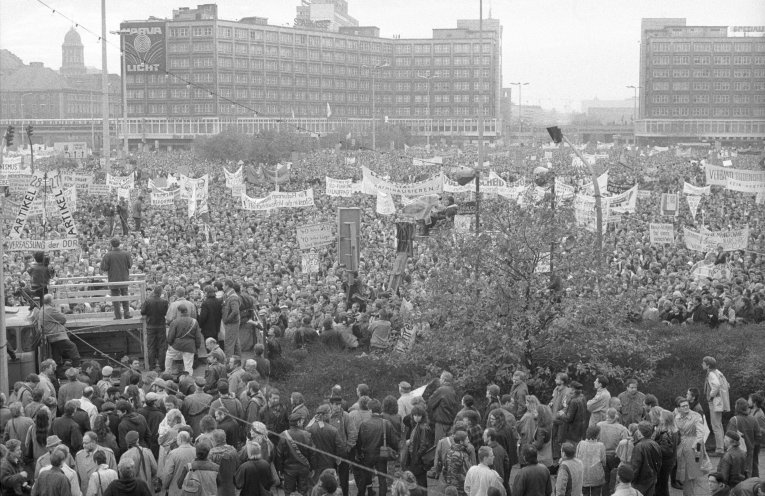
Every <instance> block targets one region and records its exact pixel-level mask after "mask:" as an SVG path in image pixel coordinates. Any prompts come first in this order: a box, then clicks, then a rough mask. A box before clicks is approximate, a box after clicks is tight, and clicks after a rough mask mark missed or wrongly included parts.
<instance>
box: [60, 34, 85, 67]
mask: <svg viewBox="0 0 765 496" xmlns="http://www.w3.org/2000/svg"><path fill="white" fill-rule="evenodd" d="M83 52H84V47H83V45H82V39H80V34H79V33H78V32H77V31H75V29H74V28H72V29H70V30H69V32H68V33H66V36H64V44H63V45H61V75H62V76H77V75H81V74H85V56H84V54H83Z"/></svg>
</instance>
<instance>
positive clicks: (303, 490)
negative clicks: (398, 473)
mask: <svg viewBox="0 0 765 496" xmlns="http://www.w3.org/2000/svg"><path fill="white" fill-rule="evenodd" d="M289 423H290V428H289V429H287V430H286V431H284V432H283V433H282V435H281V436H280V439H279V444H277V445H276V457H275V459H274V465H275V466H276V470H277V472H279V473H280V474H281V476H282V478H283V479H284V491H285V492H286V493H288V494H290V493H293V492H296V491H297V492H299V493H300V494H307V492H308V488H309V485H310V481H309V478H310V472H311V462H310V461H309V460H310V458H311V456H312V455H311V449H310V447H312V446H313V442H312V441H311V434H309V433H308V432H306V431H305V430H304V429H303V417H302V416H301V415H300V414H297V413H293V414H292V415H290V417H289ZM298 443H300V444H298ZM359 494H361V491H359ZM381 494H382V493H381Z"/></svg>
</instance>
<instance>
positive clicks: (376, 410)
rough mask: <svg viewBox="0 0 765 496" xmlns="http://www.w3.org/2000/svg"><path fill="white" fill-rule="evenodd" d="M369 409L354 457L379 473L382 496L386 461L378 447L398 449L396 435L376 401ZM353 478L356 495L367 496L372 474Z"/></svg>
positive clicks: (356, 473) (360, 472) (361, 472)
mask: <svg viewBox="0 0 765 496" xmlns="http://www.w3.org/2000/svg"><path fill="white" fill-rule="evenodd" d="M442 376H443V374H442ZM369 409H370V410H371V411H372V417H371V418H370V419H368V420H365V421H364V422H362V423H361V426H360V427H359V435H358V438H357V440H356V456H357V458H358V462H359V463H361V464H362V465H364V466H365V467H369V468H372V469H374V470H376V471H377V472H379V473H380V475H378V476H377V482H378V485H379V488H380V492H379V494H381V495H382V494H385V493H386V492H387V491H388V478H387V477H386V476H385V474H387V473H388V460H387V459H385V458H380V447H381V446H383V444H384V445H385V446H388V447H389V448H392V449H394V450H396V449H398V434H397V433H396V431H395V429H394V428H393V424H391V423H390V422H386V421H385V420H384V419H383V418H382V415H381V411H382V405H381V404H380V402H379V401H378V400H371V401H370V402H369ZM383 429H385V430H384V431H383ZM353 476H354V478H355V479H356V486H357V487H358V491H359V492H358V494H359V495H365V494H367V488H371V486H372V482H373V480H372V477H373V474H372V473H371V472H369V471H367V470H356V471H354V474H353Z"/></svg>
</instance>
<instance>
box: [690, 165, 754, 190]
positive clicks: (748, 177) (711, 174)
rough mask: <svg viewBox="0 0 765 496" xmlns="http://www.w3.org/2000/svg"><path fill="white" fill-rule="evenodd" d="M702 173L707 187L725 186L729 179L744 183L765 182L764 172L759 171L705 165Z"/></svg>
mask: <svg viewBox="0 0 765 496" xmlns="http://www.w3.org/2000/svg"><path fill="white" fill-rule="evenodd" d="M704 173H705V175H706V182H707V185H709V186H727V185H728V181H727V180H728V178H729V177H730V178H733V179H736V180H739V181H745V182H765V171H761V170H748V169H731V168H729V167H720V166H718V165H712V164H707V165H706V167H704Z"/></svg>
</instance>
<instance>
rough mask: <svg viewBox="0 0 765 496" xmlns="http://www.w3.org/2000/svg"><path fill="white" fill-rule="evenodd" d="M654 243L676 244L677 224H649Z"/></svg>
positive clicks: (652, 242)
mask: <svg viewBox="0 0 765 496" xmlns="http://www.w3.org/2000/svg"><path fill="white" fill-rule="evenodd" d="M648 228H649V234H650V237H651V244H652V245H664V244H670V245H674V244H675V225H674V224H658V223H656V224H655V223H651V224H649V226H648Z"/></svg>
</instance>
